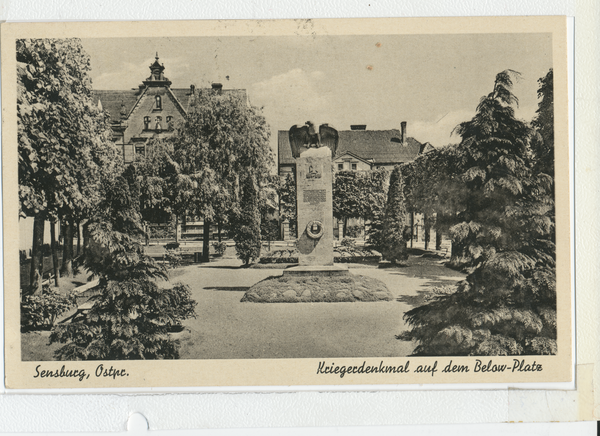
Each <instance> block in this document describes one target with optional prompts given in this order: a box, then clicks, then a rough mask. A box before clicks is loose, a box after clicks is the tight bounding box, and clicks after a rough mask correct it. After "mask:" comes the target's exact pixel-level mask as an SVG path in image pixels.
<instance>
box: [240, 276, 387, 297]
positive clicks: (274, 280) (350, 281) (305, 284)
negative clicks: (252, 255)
mask: <svg viewBox="0 0 600 436" xmlns="http://www.w3.org/2000/svg"><path fill="white" fill-rule="evenodd" d="M392 300H393V296H392V294H391V292H390V291H389V290H388V288H387V287H386V286H385V284H384V283H383V282H382V281H380V280H377V279H375V278H372V277H365V276H361V275H357V274H349V275H347V276H343V277H339V276H310V277H306V276H278V277H268V278H266V279H265V280H262V281H260V282H258V283H256V284H255V285H254V286H252V287H251V288H250V289H248V291H247V292H246V293H245V294H244V297H243V298H242V300H241V301H242V303H244V302H249V303H342V302H357V301H392Z"/></svg>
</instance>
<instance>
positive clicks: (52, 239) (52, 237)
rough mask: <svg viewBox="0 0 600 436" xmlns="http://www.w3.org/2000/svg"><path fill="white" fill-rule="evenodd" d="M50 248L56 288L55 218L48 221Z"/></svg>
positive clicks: (56, 247) (56, 249)
mask: <svg viewBox="0 0 600 436" xmlns="http://www.w3.org/2000/svg"><path fill="white" fill-rule="evenodd" d="M50 248H51V250H52V267H53V272H54V286H56V287H57V288H58V286H59V283H58V268H59V266H58V244H57V243H56V220H53V221H50Z"/></svg>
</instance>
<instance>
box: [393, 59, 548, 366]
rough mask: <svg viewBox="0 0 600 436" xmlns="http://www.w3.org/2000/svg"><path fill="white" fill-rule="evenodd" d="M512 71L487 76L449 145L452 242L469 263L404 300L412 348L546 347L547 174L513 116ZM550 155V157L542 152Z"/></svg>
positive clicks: (504, 351) (517, 350) (499, 350)
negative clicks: (421, 301) (427, 292)
mask: <svg viewBox="0 0 600 436" xmlns="http://www.w3.org/2000/svg"><path fill="white" fill-rule="evenodd" d="M514 77H518V74H517V73H516V72H512V71H509V70H507V71H503V72H502V73H499V74H498V75H497V76H496V81H495V85H494V89H493V91H492V92H491V93H490V94H488V95H487V96H484V97H483V98H482V99H481V101H480V103H479V106H478V107H477V113H476V115H475V117H474V118H473V119H472V120H471V121H468V122H464V123H461V124H460V125H459V126H458V127H457V129H456V130H457V132H458V133H459V134H460V135H461V136H462V138H463V140H462V142H461V144H459V145H458V146H457V147H456V153H457V155H458V156H460V161H461V162H462V164H461V165H458V166H457V167H456V169H455V171H456V172H455V174H456V176H458V177H455V179H457V180H459V181H460V182H461V183H462V184H463V186H464V191H461V192H463V194H462V195H463V198H462V200H461V201H460V202H458V204H464V209H463V210H460V211H457V213H456V215H455V216H456V219H457V220H458V222H457V223H456V224H454V225H453V226H452V227H451V232H452V234H453V244H454V243H455V241H456V242H457V243H459V244H460V246H461V248H462V249H463V250H464V253H465V254H466V255H468V256H469V258H470V261H471V265H472V268H473V269H472V272H471V273H470V274H469V275H468V276H467V277H466V279H465V280H464V281H463V282H461V283H460V284H459V285H458V287H457V288H456V289H453V290H452V289H451V290H448V289H444V290H443V291H441V292H438V293H437V294H435V295H434V296H433V297H432V299H431V301H430V302H429V303H428V304H425V305H423V306H420V307H417V308H415V309H412V310H410V311H409V312H407V313H406V314H405V319H406V320H407V321H408V323H409V325H410V326H411V330H410V331H409V332H408V333H407V334H405V335H403V337H404V338H407V337H409V338H412V339H415V340H417V342H418V345H417V347H416V349H415V354H417V355H515V354H555V353H556V352H557V348H556V277H555V267H556V265H555V244H554V202H553V197H552V184H553V179H552V177H550V176H549V175H547V174H544V173H540V172H538V171H536V170H535V167H536V164H537V162H539V161H540V159H545V158H547V157H544V156H540V155H537V156H536V154H535V153H533V151H532V143H533V141H534V140H535V132H534V131H533V129H532V128H531V127H530V126H529V125H528V124H527V123H525V122H523V121H520V120H517V119H516V118H515V116H514V105H516V104H517V102H518V100H517V98H516V96H514V95H513V94H512V91H511V89H512V79H513V78H514ZM548 159H551V158H548Z"/></svg>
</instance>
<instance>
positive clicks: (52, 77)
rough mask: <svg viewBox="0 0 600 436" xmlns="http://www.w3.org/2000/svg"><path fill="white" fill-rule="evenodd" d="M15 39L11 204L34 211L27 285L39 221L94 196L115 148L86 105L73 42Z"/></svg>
mask: <svg viewBox="0 0 600 436" xmlns="http://www.w3.org/2000/svg"><path fill="white" fill-rule="evenodd" d="M16 45H17V47H16V49H17V50H16V52H17V85H18V86H17V127H18V147H19V199H20V203H19V205H20V214H21V216H29V217H34V238H33V240H34V245H33V248H32V254H33V256H32V264H31V272H32V273H31V282H30V287H31V289H32V290H33V291H39V290H40V286H41V273H42V263H41V259H42V256H41V244H43V222H44V221H45V220H55V219H58V218H60V219H62V220H65V221H66V222H70V223H71V222H74V220H76V219H77V217H78V216H80V215H81V213H82V211H84V210H86V209H88V208H89V207H91V206H92V205H93V204H94V203H97V202H98V201H99V195H100V190H99V183H100V180H101V179H102V177H103V174H104V173H107V172H110V171H111V170H112V169H114V168H115V165H118V162H119V160H118V156H119V155H118V153H117V152H116V149H115V147H114V144H113V143H112V141H110V140H109V135H110V130H109V128H108V125H107V123H106V120H105V118H104V116H103V114H102V113H101V112H100V111H99V110H98V108H97V107H96V106H95V105H94V104H93V101H92V98H91V91H92V89H91V80H90V78H89V75H88V73H89V69H90V60H89V56H88V55H87V54H86V53H85V51H84V50H83V47H82V45H81V41H79V40H78V39H74V38H73V39H21V40H17V42H16ZM40 232H41V233H40ZM65 243H68V241H65ZM70 243H71V244H72V241H70ZM54 245H55V246H56V244H54Z"/></svg>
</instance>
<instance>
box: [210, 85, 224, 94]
mask: <svg viewBox="0 0 600 436" xmlns="http://www.w3.org/2000/svg"><path fill="white" fill-rule="evenodd" d="M212 89H213V90H214V91H215V92H216V93H218V94H220V93H221V91H222V90H223V84H222V83H213V84H212Z"/></svg>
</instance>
